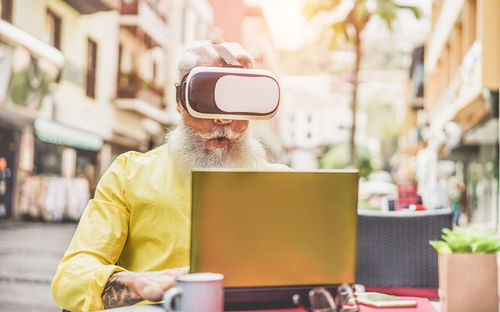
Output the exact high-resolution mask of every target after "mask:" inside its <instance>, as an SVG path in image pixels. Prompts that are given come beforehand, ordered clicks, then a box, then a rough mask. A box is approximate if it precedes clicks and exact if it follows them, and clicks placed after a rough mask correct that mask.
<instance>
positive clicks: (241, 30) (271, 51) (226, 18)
mask: <svg viewBox="0 0 500 312" xmlns="http://www.w3.org/2000/svg"><path fill="white" fill-rule="evenodd" d="M208 1H209V2H210V4H211V5H212V7H213V12H214V20H213V31H212V33H211V36H210V38H211V40H212V42H215V43H217V42H222V41H231V42H238V43H240V44H241V45H242V46H243V47H244V48H245V49H246V50H247V51H248V52H249V53H250V55H251V56H252V57H253V58H254V60H255V67H256V68H262V69H267V70H269V71H271V72H273V73H274V74H276V75H277V76H278V80H279V78H280V77H279V74H278V71H279V68H278V67H279V53H278V51H277V50H276V48H275V47H274V43H273V39H272V36H271V32H270V30H269V26H268V24H267V22H266V18H265V16H264V13H263V11H262V8H261V7H259V6H253V5H248V4H246V3H245V1H244V0H208ZM279 116H280V114H279V110H278V115H276V116H275V117H274V118H272V119H270V120H265V121H252V127H251V131H252V132H253V133H254V135H255V136H256V137H257V138H259V139H260V141H261V142H262V143H263V144H264V146H265V147H266V151H267V152H268V153H269V154H268V158H269V159H270V160H271V161H283V157H284V154H283V152H284V150H283V142H282V140H281V138H280V135H279V131H280V128H279V118H280V117H279Z"/></svg>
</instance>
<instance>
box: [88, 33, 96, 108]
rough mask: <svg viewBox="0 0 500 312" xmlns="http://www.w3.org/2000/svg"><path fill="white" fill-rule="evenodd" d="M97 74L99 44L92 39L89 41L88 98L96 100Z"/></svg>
mask: <svg viewBox="0 0 500 312" xmlns="http://www.w3.org/2000/svg"><path fill="white" fill-rule="evenodd" d="M96 72H97V43H96V42H95V41H93V40H91V39H88V41H87V85H86V89H87V90H86V91H87V96H88V97H91V98H95V86H96V83H95V82H96Z"/></svg>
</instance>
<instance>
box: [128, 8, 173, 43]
mask: <svg viewBox="0 0 500 312" xmlns="http://www.w3.org/2000/svg"><path fill="white" fill-rule="evenodd" d="M120 14H121V17H120V23H121V25H122V26H125V27H126V28H128V29H130V30H132V31H133V32H135V34H136V35H137V36H138V37H140V38H145V40H147V42H152V43H153V45H160V46H166V45H168V26H167V17H166V16H165V15H163V14H162V13H161V12H160V11H159V10H158V8H157V7H156V6H155V4H153V2H151V1H150V0H122V3H121V9H120ZM143 35H145V37H144V36H143Z"/></svg>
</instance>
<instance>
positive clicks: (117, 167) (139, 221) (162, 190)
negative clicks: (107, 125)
mask: <svg viewBox="0 0 500 312" xmlns="http://www.w3.org/2000/svg"><path fill="white" fill-rule="evenodd" d="M167 146H168V145H167V144H166V145H163V146H161V147H159V148H157V149H155V150H152V151H150V152H148V153H145V154H141V153H137V152H128V153H125V154H123V155H121V156H119V157H118V158H117V159H116V160H115V161H114V162H113V164H112V165H111V166H110V167H109V168H108V170H107V171H106V173H105V174H104V175H103V177H102V178H101V180H100V181H99V184H98V186H97V189H96V193H95V197H94V199H92V200H90V201H89V203H88V204H87V207H86V208H85V211H84V212H83V215H82V217H81V219H80V223H79V224H78V228H77V229H76V232H75V235H74V236H73V239H72V240H71V243H70V245H69V247H68V250H67V251H66V253H65V255H64V257H63V259H62V260H61V262H60V263H59V266H58V268H57V272H56V275H55V277H54V279H53V281H52V295H53V296H54V299H55V301H56V303H57V305H58V306H60V307H62V308H64V309H67V310H70V311H95V310H102V309H104V306H103V303H102V299H101V294H102V291H103V289H104V286H105V285H106V283H107V281H108V278H109V276H110V275H111V274H113V273H114V272H118V271H125V270H130V271H137V272H146V271H159V270H164V269H169V268H177V267H183V266H187V265H189V238H190V237H189V236H190V221H191V220H190V212H191V196H190V195H191V185H190V181H183V179H182V178H181V177H180V176H179V175H178V174H177V172H176V170H175V163H174V161H172V158H171V157H169V155H168V147H167ZM256 164H257V167H258V168H256V169H258V170H273V169H277V170H283V169H285V168H288V167H286V166H283V165H272V164H269V163H268V162H266V161H265V159H259V160H257V162H256Z"/></svg>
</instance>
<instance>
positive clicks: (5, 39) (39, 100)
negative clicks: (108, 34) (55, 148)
mask: <svg viewBox="0 0 500 312" xmlns="http://www.w3.org/2000/svg"><path fill="white" fill-rule="evenodd" d="M0 55H1V57H0V218H9V217H13V216H16V207H17V201H18V194H19V185H20V181H22V179H23V178H24V176H25V175H26V172H28V171H29V170H31V168H32V167H33V153H34V151H33V122H34V121H35V120H36V118H37V117H38V116H39V115H44V114H45V115H50V113H51V112H50V107H51V101H50V88H51V85H53V84H54V83H55V81H56V80H57V77H58V76H59V74H60V68H61V67H62V65H63V63H64V56H63V55H62V53H61V52H60V51H59V50H57V49H55V48H53V47H51V46H49V45H47V44H45V43H43V42H41V41H40V40H38V39H36V38H34V37H33V36H31V35H29V34H27V33H26V32H24V31H22V30H20V29H18V28H16V27H14V26H13V25H11V24H9V23H7V22H5V21H3V20H0Z"/></svg>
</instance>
